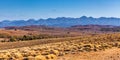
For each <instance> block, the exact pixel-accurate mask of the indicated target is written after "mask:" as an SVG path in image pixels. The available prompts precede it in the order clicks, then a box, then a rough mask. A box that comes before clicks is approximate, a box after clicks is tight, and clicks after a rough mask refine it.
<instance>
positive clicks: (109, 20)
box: [0, 16, 120, 27]
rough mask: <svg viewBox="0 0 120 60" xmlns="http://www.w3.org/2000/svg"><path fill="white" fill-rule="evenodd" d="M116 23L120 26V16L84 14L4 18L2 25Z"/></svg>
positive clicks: (62, 25) (67, 25) (58, 25)
mask: <svg viewBox="0 0 120 60" xmlns="http://www.w3.org/2000/svg"><path fill="white" fill-rule="evenodd" d="M90 24H93V25H114V26H120V18H115V17H109V18H107V17H100V18H93V17H86V16H82V17H80V18H70V17H58V18H48V19H39V20H35V19H29V20H27V21H26V20H13V21H9V20H4V21H1V22H0V27H7V26H27V25H46V26H56V27H70V26H74V25H90Z"/></svg>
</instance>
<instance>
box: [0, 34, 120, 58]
mask: <svg viewBox="0 0 120 60" xmlns="http://www.w3.org/2000/svg"><path fill="white" fill-rule="evenodd" d="M23 37H24V39H28V36H23ZM29 37H30V36H29ZM11 41H15V40H14V38H12V37H11ZM51 41H53V42H54V41H57V40H51ZM113 47H116V48H120V34H119V33H110V34H96V35H93V34H90V35H86V36H79V37H75V38H74V37H71V38H69V39H64V40H58V41H57V42H55V43H47V44H41V45H36V46H30V47H23V48H15V49H8V50H1V51H0V59H3V60H5V59H7V60H10V59H12V60H17V59H18V60H51V59H52V60H56V59H57V57H58V56H64V55H66V54H75V53H78V52H91V51H94V52H96V51H104V50H106V49H110V48H113Z"/></svg>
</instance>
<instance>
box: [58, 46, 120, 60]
mask: <svg viewBox="0 0 120 60" xmlns="http://www.w3.org/2000/svg"><path fill="white" fill-rule="evenodd" d="M58 60H120V49H119V48H112V49H107V50H105V51H99V52H87V53H86V52H83V53H78V54H68V55H66V56H63V57H59V58H58Z"/></svg>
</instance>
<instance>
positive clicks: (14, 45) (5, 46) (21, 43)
mask: <svg viewBox="0 0 120 60" xmlns="http://www.w3.org/2000/svg"><path fill="white" fill-rule="evenodd" d="M76 38H79V37H66V38H49V39H39V40H29V41H19V42H4V43H3V42H1V43H0V50H4V49H12V48H20V47H27V46H34V45H40V44H48V43H55V42H61V41H68V40H72V39H76Z"/></svg>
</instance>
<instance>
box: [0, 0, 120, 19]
mask: <svg viewBox="0 0 120 60" xmlns="http://www.w3.org/2000/svg"><path fill="white" fill-rule="evenodd" d="M83 15H85V16H93V17H101V16H104V17H119V18H120V0H0V20H20V19H31V18H34V19H40V18H49V17H51V18H56V17H80V16H83Z"/></svg>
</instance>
